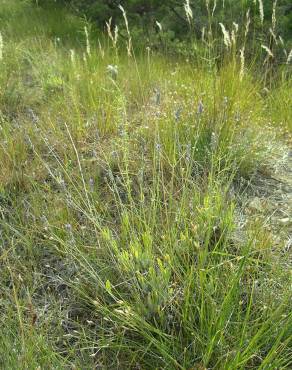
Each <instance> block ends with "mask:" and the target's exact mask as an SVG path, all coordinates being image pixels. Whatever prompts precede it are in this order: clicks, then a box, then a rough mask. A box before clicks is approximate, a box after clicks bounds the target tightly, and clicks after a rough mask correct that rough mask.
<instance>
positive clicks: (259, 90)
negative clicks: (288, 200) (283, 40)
mask: <svg viewBox="0 0 292 370" xmlns="http://www.w3.org/2000/svg"><path fill="white" fill-rule="evenodd" d="M260 4H261V2H260ZM260 4H259V5H260ZM209 6H210V4H209ZM213 6H214V4H213ZM225 6H227V4H226V5H225ZM190 9H191V8H190V4H189V2H186V3H185V11H186V12H187V14H186V15H187V17H188V19H187V21H189V23H190V25H191V22H192V16H191V15H192V13H191V11H190ZM210 9H211V10H210V17H212V11H215V9H214V8H210ZM212 9H214V10H212ZM121 11H122V12H123V15H124V20H125V25H126V26H127V39H126V46H122V45H123V44H122V42H123V41H122V40H120V39H119V38H118V36H117V35H118V29H116V31H115V30H112V28H111V24H110V22H109V24H108V33H109V40H107V39H106V38H105V36H100V37H99V41H98V40H97V39H96V38H95V37H94V35H92V34H91V33H90V25H88V24H87V25H85V24H84V22H81V21H80V20H79V19H78V18H75V17H73V16H71V15H67V13H60V14H61V16H62V17H63V16H64V21H63V23H62V25H60V23H59V19H60V18H59V17H60V14H59V13H58V14H57V13H56V12H55V11H54V10H48V9H47V10H42V9H40V8H37V9H36V8H33V7H31V5H29V4H28V3H22V4H20V3H18V2H16V1H15V2H14V1H12V2H10V1H9V2H4V6H3V8H2V9H1V13H0V16H1V18H2V19H5V22H4V23H3V24H4V27H3V29H1V30H0V32H1V35H3V58H2V59H1V60H0V64H1V66H2V68H1V71H0V125H1V130H0V163H1V172H0V240H1V244H0V264H1V273H0V281H1V286H0V311H1V327H2V333H1V336H0V366H1V367H3V368H8V369H9V368H11V369H14V368H15V369H16V368H21V369H22V368H23V369H26V368H27V369H31V368H36V369H37V368H48V367H53V368H60V369H63V368H64V369H66V368H80V369H91V368H103V369H193V368H194V369H207V368H212V369H248V368H251V369H267V368H272V369H285V368H287V369H288V368H289V367H290V366H291V363H292V358H291V350H290V344H291V314H290V312H291V303H290V300H289V298H290V295H291V292H290V286H289V282H290V280H289V279H290V275H289V268H287V263H286V258H287V257H288V256H287V254H288V252H287V250H288V249H289V245H288V244H287V243H288V242H287V239H288V237H289V232H290V226H289V225H290V224H289V222H290V221H289V217H290V216H288V221H287V217H286V221H285V225H288V226H287V227H286V228H281V227H280V226H277V229H276V230H274V229H273V228H272V227H268V226H267V225H270V224H269V222H270V219H271V218H272V216H273V215H271V214H267V215H266V217H265V215H263V214H262V211H261V208H260V207H257V206H254V205H253V204H251V202H250V201H251V199H250V197H251V194H252V191H253V190H254V188H256V187H257V180H259V178H260V177H262V179H263V181H264V179H265V178H268V177H269V176H271V175H272V176H273V175H274V171H275V169H276V168H277V166H278V162H277V158H278V159H279V161H280V160H281V158H280V156H281V154H282V152H283V151H285V148H286V146H287V145H288V144H287V142H289V135H290V133H289V130H290V128H291V119H290V117H291V114H290V109H289V101H290V100H289V98H290V95H291V94H290V92H291V86H290V85H291V84H290V81H283V80H284V78H283V80H280V78H279V77H277V78H279V80H277V82H276V81H275V78H276V77H275V74H273V75H271V74H267V73H266V72H267V70H269V71H270V68H271V64H270V60H269V61H268V62H266V63H265V66H264V68H265V69H264V73H263V75H264V78H262V76H257V75H256V74H255V73H254V71H255V70H258V69H259V66H258V64H257V60H254V61H253V62H251V61H250V60H248V59H247V58H246V59H245V55H244V50H245V49H244V48H245V42H246V40H245V39H244V37H243V38H242V39H240V38H239V36H237V35H236V34H235V32H237V31H236V30H237V27H236V26H233V29H232V28H231V29H230V30H229V31H228V29H227V26H226V27H225V25H223V23H222V26H221V27H222V31H223V33H224V36H225V45H224V38H222V37H221V38H220V48H221V49H220V50H221V52H222V54H223V53H224V57H223V58H222V60H223V61H222V63H221V62H220V63H218V65H217V64H216V63H215V59H216V57H215V56H216V53H218V50H219V49H217V48H216V47H215V48H214V49H212V45H213V41H214V39H213V41H212V39H211V34H210V33H209V36H208V37H209V40H208V41H205V42H206V44H205V46H204V49H203V52H204V55H206V56H208V58H206V59H207V61H205V62H204V63H202V61H201V60H200V62H198V63H195V62H191V61H185V60H181V59H179V60H176V59H173V58H170V57H167V56H163V55H161V54H160V55H159V54H155V53H154V52H153V51H152V50H151V49H147V50H144V51H140V52H139V53H135V47H133V44H132V38H131V31H130V29H129V28H128V27H129V26H128V23H127V15H126V9H124V8H121ZM31 12H33V14H37V15H38V18H37V17H32V16H31ZM12 15H14V16H13V17H12ZM261 16H262V15H261ZM43 19H47V22H42V20H43ZM18 22H19V24H21V28H23V31H22V32H20V28H19V27H18V26H17V23H18ZM247 22H249V20H247ZM28 24H29V26H28ZM190 28H191V27H190ZM65 30H66V31H65ZM246 30H247V28H245V29H243V30H242V32H243V33H244V32H245V33H246ZM115 32H116V34H115ZM232 32H233V33H232ZM238 32H239V31H238ZM227 34H228V37H229V38H228V37H227ZM237 37H238V38H237ZM216 42H217V41H216ZM218 42H219V41H218ZM266 46H267V47H268V48H269V50H270V45H266ZM240 50H241V52H240ZM198 52H200V51H198ZM258 52H259V53H260V45H259V46H258ZM213 58H214V59H213ZM210 61H211V62H210ZM261 68H263V66H261ZM282 68H283V69H282V76H285V77H287V76H289V71H288V69H287V68H289V65H288V67H287V66H282ZM271 76H272V77H273V84H271V85H269V88H270V86H273V87H272V88H271V90H269V89H268V88H267V85H265V83H266V82H267V78H269V77H271ZM277 76H279V75H277ZM271 123H273V125H271ZM287 138H288V140H287ZM285 140H286V141H285ZM285 154H286V156H287V153H285ZM275 158H276V160H275ZM282 221H283V220H282ZM282 221H281V222H282ZM287 222H288V224H287ZM270 226H271V225H270ZM287 245H288V247H287Z"/></svg>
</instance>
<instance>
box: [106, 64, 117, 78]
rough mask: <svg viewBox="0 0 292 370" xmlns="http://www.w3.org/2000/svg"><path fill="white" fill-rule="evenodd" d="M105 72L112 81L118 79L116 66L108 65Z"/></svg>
mask: <svg viewBox="0 0 292 370" xmlns="http://www.w3.org/2000/svg"><path fill="white" fill-rule="evenodd" d="M106 70H107V72H108V73H109V74H110V75H111V78H112V79H113V80H116V79H117V77H118V66H117V65H112V64H109V65H108V66H107V68H106Z"/></svg>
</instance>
